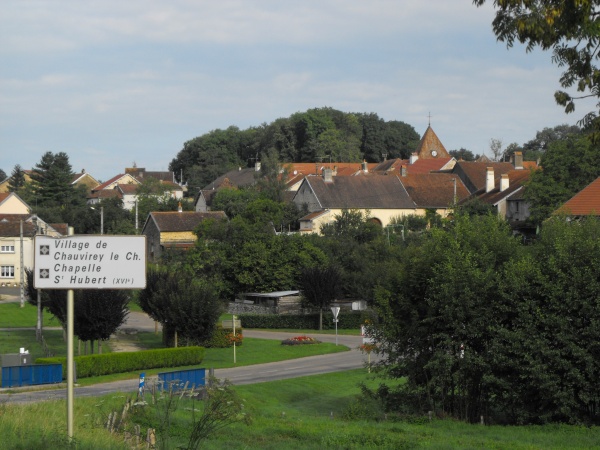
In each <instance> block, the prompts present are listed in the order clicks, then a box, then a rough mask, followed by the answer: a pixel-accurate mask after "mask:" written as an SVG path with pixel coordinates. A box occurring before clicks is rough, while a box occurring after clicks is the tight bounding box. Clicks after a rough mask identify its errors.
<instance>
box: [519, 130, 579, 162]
mask: <svg viewBox="0 0 600 450" xmlns="http://www.w3.org/2000/svg"><path fill="white" fill-rule="evenodd" d="M581 134H582V130H581V128H579V127H578V126H576V125H567V124H563V125H557V126H555V127H553V128H544V129H543V130H542V131H538V132H537V133H536V134H535V138H534V139H532V140H530V141H527V142H526V143H525V144H523V152H524V153H523V159H524V160H526V161H536V160H537V159H538V158H541V157H542V155H543V154H544V153H546V150H548V147H549V146H550V144H552V143H553V142H556V141H562V140H565V139H567V138H568V137H569V136H572V135H581Z"/></svg>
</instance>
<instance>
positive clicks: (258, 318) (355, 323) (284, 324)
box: [238, 311, 372, 330]
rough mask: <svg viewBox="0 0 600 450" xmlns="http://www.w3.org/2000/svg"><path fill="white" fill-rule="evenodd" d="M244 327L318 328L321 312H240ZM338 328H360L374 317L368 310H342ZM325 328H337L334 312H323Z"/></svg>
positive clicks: (239, 316) (239, 315)
mask: <svg viewBox="0 0 600 450" xmlns="http://www.w3.org/2000/svg"><path fill="white" fill-rule="evenodd" d="M238 318H239V319H240V320H241V322H242V326H243V327H244V328H267V329H271V328H278V329H286V328H289V329H295V330H298V329H300V330H318V329H319V313H311V314H289V315H288V314H285V315H279V314H238ZM338 319H339V322H338V329H346V330H358V329H360V326H361V325H363V324H364V323H365V321H366V320H367V319H372V317H371V313H369V312H366V311H340V313H339V315H338ZM323 329H324V330H333V329H335V323H334V322H333V314H332V313H331V312H330V311H324V312H323Z"/></svg>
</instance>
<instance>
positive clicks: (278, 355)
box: [77, 333, 348, 386]
mask: <svg viewBox="0 0 600 450" xmlns="http://www.w3.org/2000/svg"><path fill="white" fill-rule="evenodd" d="M138 336H139V337H140V338H141V341H144V340H145V339H146V340H149V341H150V342H155V340H156V339H157V336H155V335H154V333H139V335H138ZM158 338H160V337H159V336H158ZM344 351H348V347H344V346H343V345H337V346H336V345H335V344H334V343H329V342H323V343H320V344H317V345H291V346H290V345H281V342H280V341H277V340H273V339H253V338H245V339H244V344H243V345H241V346H238V347H237V348H236V364H233V348H207V349H206V354H205V357H204V361H202V364H201V366H202V367H205V368H213V369H224V368H229V367H240V366H248V365H252V364H262V363H267V362H274V361H284V360H288V359H297V358H303V357H305V356H314V355H323V354H328V353H338V352H344ZM188 368H190V369H191V368H197V366H193V367H178V368H170V369H169V370H185V369H188ZM165 370H166V369H164V368H163V369H149V370H145V373H146V376H147V377H150V376H152V375H156V374H157V373H159V372H164V371H165ZM137 377H139V371H135V372H127V373H119V374H113V375H106V376H102V377H90V378H80V379H78V380H77V382H78V384H79V385H81V386H89V385H92V384H96V383H104V382H109V381H117V380H128V379H135V378H137Z"/></svg>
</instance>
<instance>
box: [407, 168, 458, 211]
mask: <svg viewBox="0 0 600 450" xmlns="http://www.w3.org/2000/svg"><path fill="white" fill-rule="evenodd" d="M454 180H456V197H457V201H460V200H462V199H465V198H467V197H468V196H469V191H468V190H467V188H466V187H465V185H464V184H463V182H462V180H461V179H460V178H459V177H458V176H456V175H454V174H450V173H423V174H411V173H410V172H409V174H408V175H407V176H405V177H400V181H401V182H402V184H403V185H404V187H405V188H406V191H407V192H408V195H410V197H411V198H412V199H413V200H414V202H415V203H416V204H417V206H418V207H419V208H447V207H449V206H451V205H452V204H453V203H454Z"/></svg>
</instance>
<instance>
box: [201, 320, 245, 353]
mask: <svg viewBox="0 0 600 450" xmlns="http://www.w3.org/2000/svg"><path fill="white" fill-rule="evenodd" d="M233 341H234V338H233V333H232V330H231V328H223V327H222V326H220V325H219V326H217V328H216V329H215V331H214V333H213V335H212V337H211V338H210V339H209V340H208V341H206V342H204V343H202V346H203V347H206V348H228V347H233ZM243 342H244V335H243V334H242V329H241V328H236V329H235V345H237V346H240V345H242V343H243Z"/></svg>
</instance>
